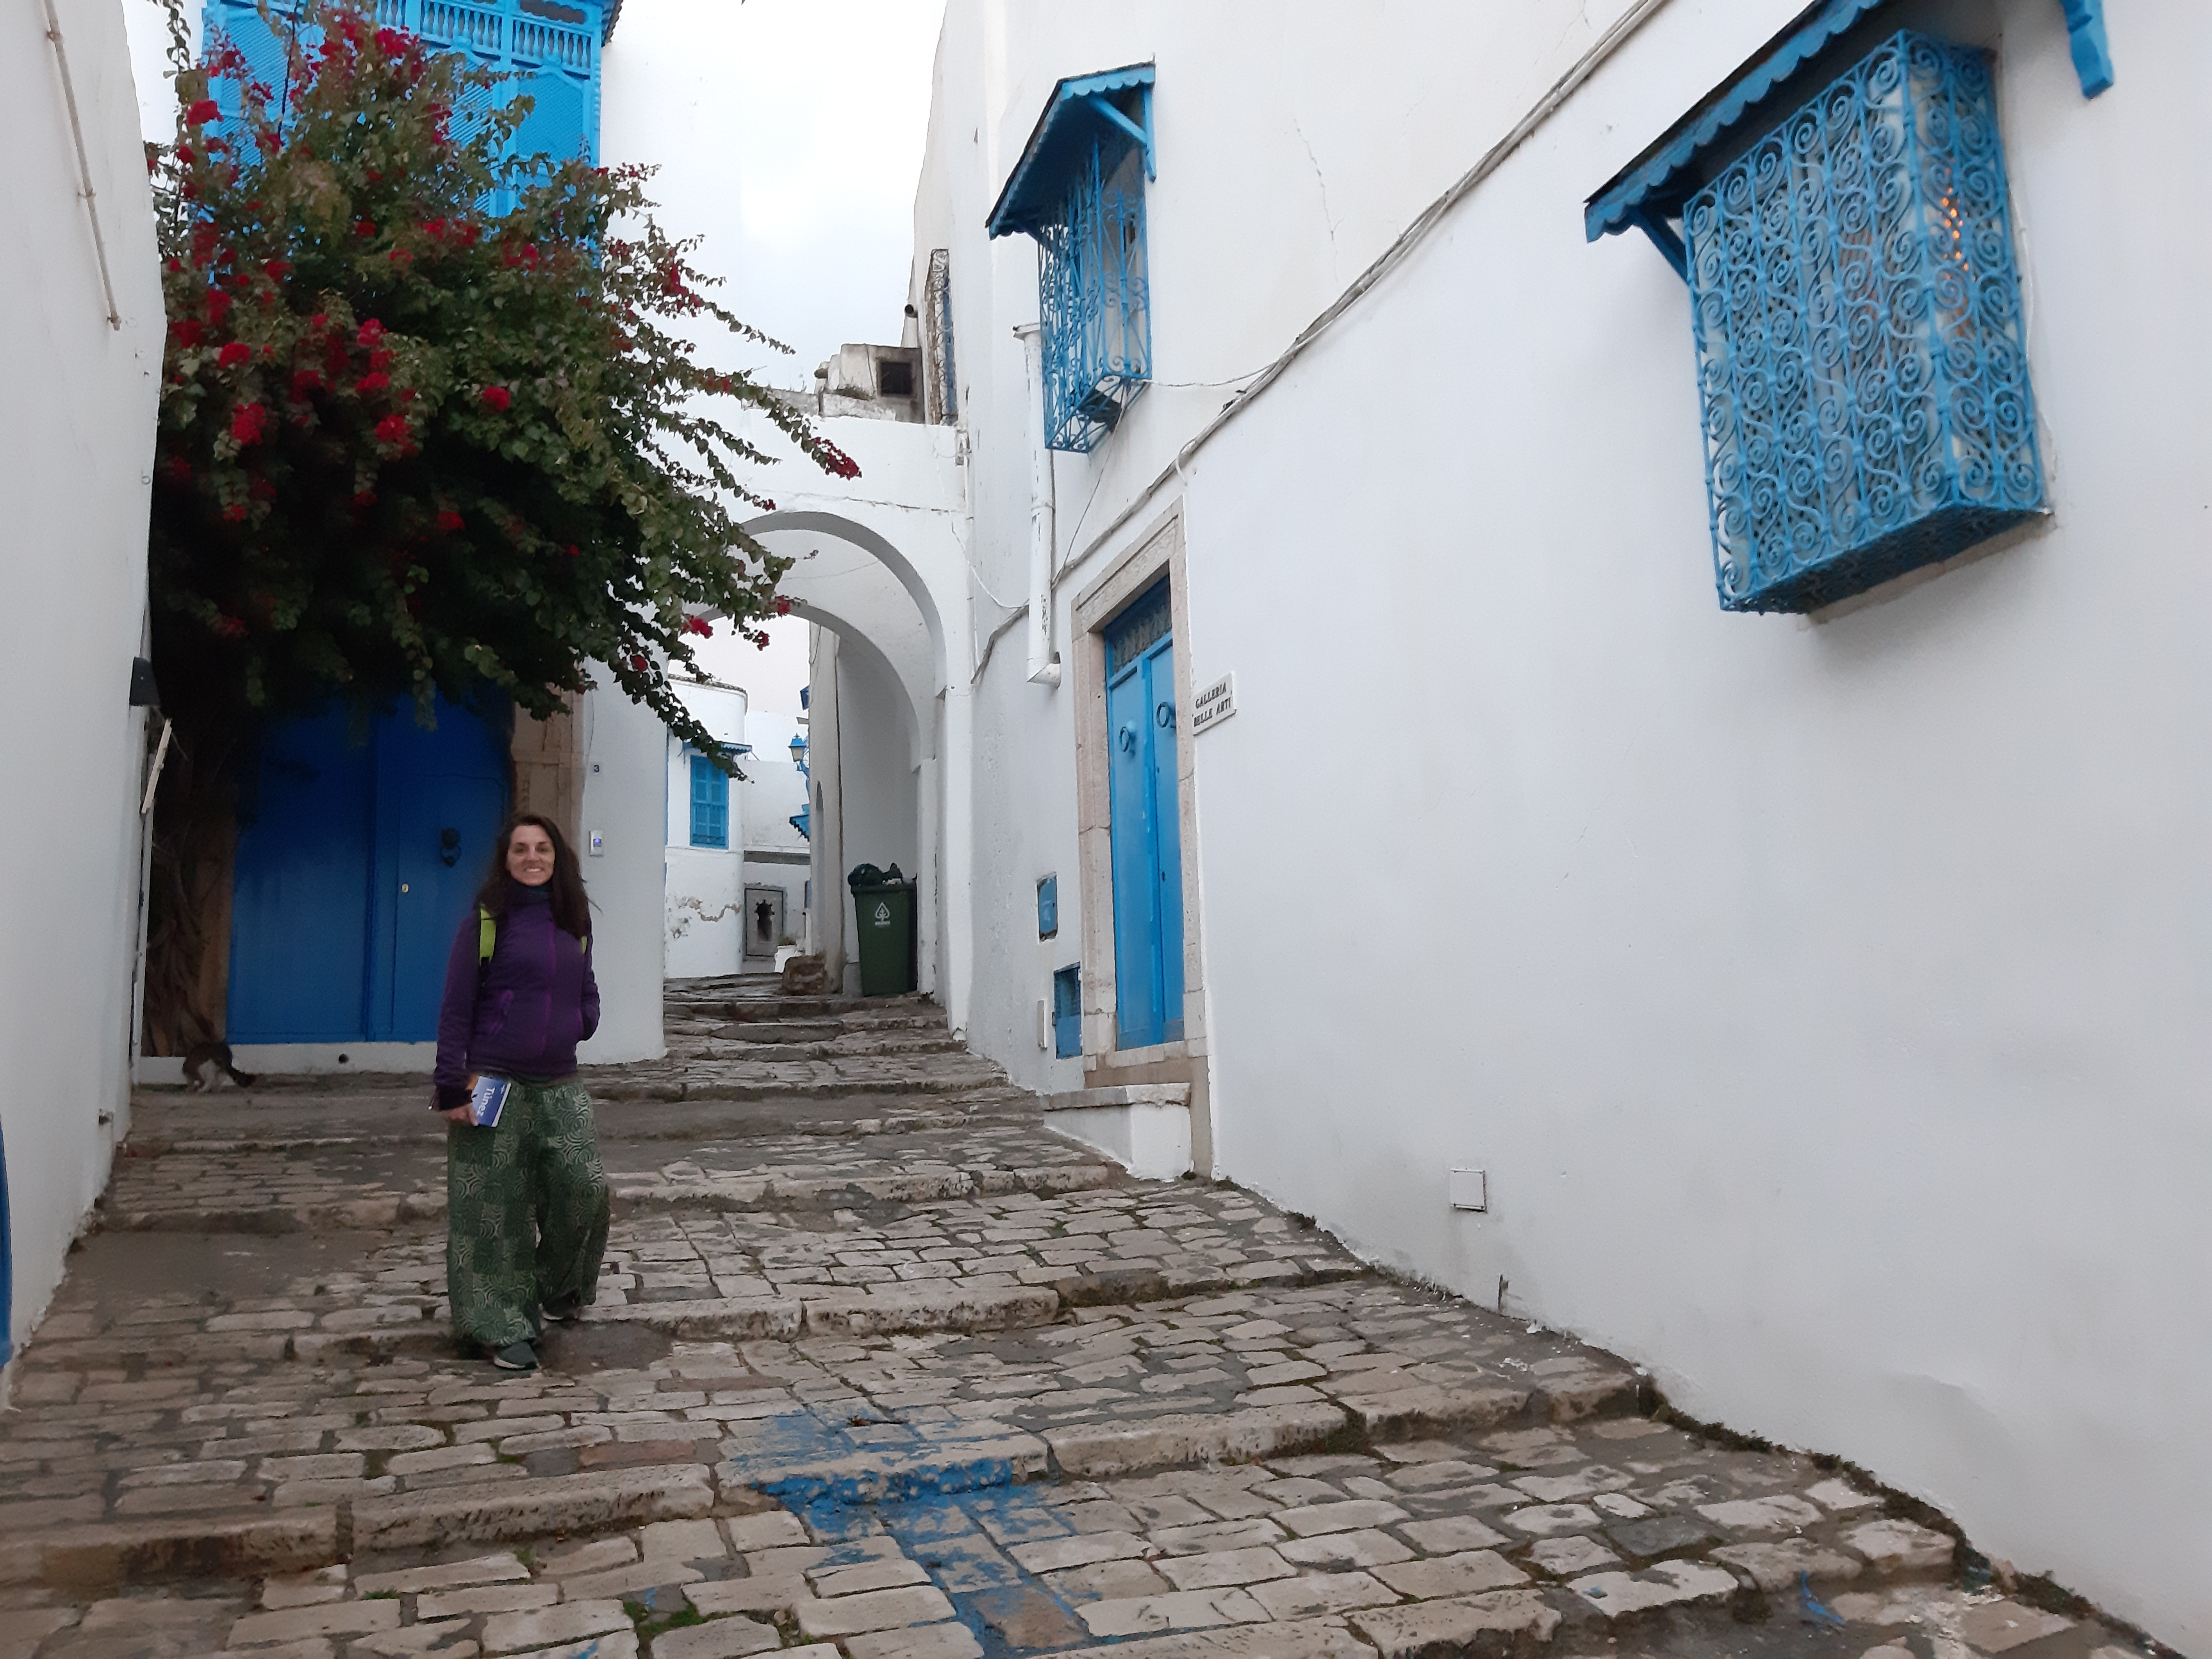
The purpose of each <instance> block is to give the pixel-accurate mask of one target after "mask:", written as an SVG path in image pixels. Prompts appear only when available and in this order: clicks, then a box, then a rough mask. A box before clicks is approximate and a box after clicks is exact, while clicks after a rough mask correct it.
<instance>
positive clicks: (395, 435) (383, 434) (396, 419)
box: [376, 415, 407, 444]
mask: <svg viewBox="0 0 2212 1659" xmlns="http://www.w3.org/2000/svg"><path fill="white" fill-rule="evenodd" d="M376 437H377V441H378V442H380V443H387V444H404V443H405V442H406V441H407V417H406V416H404V415H387V416H385V417H384V418H383V419H382V420H380V421H379V422H377V423H376Z"/></svg>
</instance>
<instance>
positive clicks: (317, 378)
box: [292, 368, 323, 398]
mask: <svg viewBox="0 0 2212 1659" xmlns="http://www.w3.org/2000/svg"><path fill="white" fill-rule="evenodd" d="M322 389H323V377H322V376H321V375H319V374H316V373H315V371H314V370H313V369H312V368H300V369H295V370H293V372H292V395H293V396H294V397H295V398H304V397H306V396H307V394H308V393H309V392H320V391H321V390H322Z"/></svg>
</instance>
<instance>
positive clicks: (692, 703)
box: [661, 678, 753, 979]
mask: <svg viewBox="0 0 2212 1659" xmlns="http://www.w3.org/2000/svg"><path fill="white" fill-rule="evenodd" d="M671 684H673V685H674V686H675V688H676V695H677V696H678V697H679V698H680V699H681V700H682V701H683V702H684V707H686V708H689V709H690V711H691V712H692V713H693V714H696V715H697V716H698V717H699V720H700V722H701V723H702V725H704V726H706V728H707V729H708V731H709V732H712V733H713V734H714V738H715V739H716V740H717V741H719V742H722V743H727V744H744V743H750V741H751V738H750V736H749V735H748V733H747V726H748V725H749V717H748V715H747V712H746V707H745V704H746V697H745V694H744V691H743V690H740V689H739V688H738V687H737V686H734V685H719V684H718V685H701V684H693V683H690V682H687V681H685V680H684V679H683V678H677V679H675V680H673V681H672V682H671ZM661 748H662V751H663V752H664V753H665V755H666V756H667V759H668V763H667V772H666V776H665V780H664V787H665V790H666V792H667V793H666V799H667V809H666V825H667V827H666V830H665V834H666V836H667V852H666V858H667V864H668V878H667V882H666V888H667V895H666V901H665V902H666V907H667V908H666V925H667V939H666V964H667V972H668V976H669V977H670V978H671V979H691V978H696V977H697V976H699V975H704V974H734V973H736V972H737V971H738V958H739V957H740V956H742V955H743V953H744V914H743V906H742V902H741V901H742V899H743V896H744V895H743V886H744V817H743V808H744V793H743V792H744V788H745V786H744V784H741V783H739V782H738V781H735V780H734V779H733V780H732V781H731V784H730V813H729V837H728V839H729V844H728V845H727V846H726V847H694V846H693V845H692V844H691V760H692V756H693V753H694V751H693V750H692V749H691V748H690V745H689V744H684V743H682V742H679V741H678V739H677V738H675V737H674V736H673V735H672V734H670V733H668V732H662V734H661ZM738 764H739V765H741V766H742V767H743V768H744V769H745V770H746V771H747V772H750V771H751V770H752V768H753V760H752V757H750V756H749V755H748V756H745V757H743V758H742V759H741V760H740V761H739V763H738Z"/></svg>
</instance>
